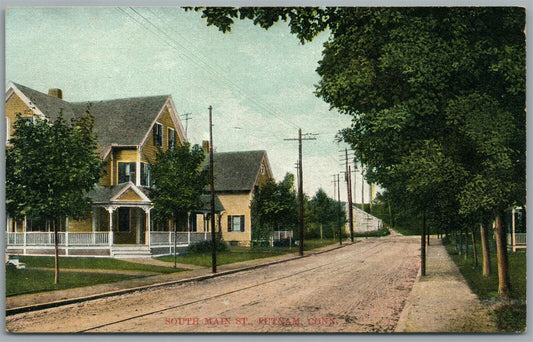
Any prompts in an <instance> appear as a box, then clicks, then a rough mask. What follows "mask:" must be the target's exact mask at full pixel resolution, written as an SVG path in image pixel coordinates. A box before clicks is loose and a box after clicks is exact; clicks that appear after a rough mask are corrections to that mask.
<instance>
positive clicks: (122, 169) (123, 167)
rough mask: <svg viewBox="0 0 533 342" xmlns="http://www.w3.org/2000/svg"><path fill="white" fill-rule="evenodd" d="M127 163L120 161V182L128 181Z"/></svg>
mask: <svg viewBox="0 0 533 342" xmlns="http://www.w3.org/2000/svg"><path fill="white" fill-rule="evenodd" d="M126 165H128V164H127V163H118V183H126V182H127V181H128V178H127V175H126V167H127V166H126Z"/></svg>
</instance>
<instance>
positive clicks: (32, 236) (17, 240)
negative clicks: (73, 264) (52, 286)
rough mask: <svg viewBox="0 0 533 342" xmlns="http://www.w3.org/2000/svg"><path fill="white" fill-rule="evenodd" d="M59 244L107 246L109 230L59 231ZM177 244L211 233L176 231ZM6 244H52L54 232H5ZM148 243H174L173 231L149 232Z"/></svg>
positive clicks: (193, 241)
mask: <svg viewBox="0 0 533 342" xmlns="http://www.w3.org/2000/svg"><path fill="white" fill-rule="evenodd" d="M58 235H59V245H60V246H73V247H74V246H107V245H109V232H88V233H70V232H68V233H66V232H60V233H58ZM176 237H177V240H176V244H178V245H189V244H194V243H198V242H201V241H211V234H205V233H203V232H202V233H198V232H190V233H188V232H178V233H177V234H176ZM6 245H7V246H54V245H55V234H54V233H53V232H26V233H14V232H6ZM150 245H152V246H169V245H174V232H150Z"/></svg>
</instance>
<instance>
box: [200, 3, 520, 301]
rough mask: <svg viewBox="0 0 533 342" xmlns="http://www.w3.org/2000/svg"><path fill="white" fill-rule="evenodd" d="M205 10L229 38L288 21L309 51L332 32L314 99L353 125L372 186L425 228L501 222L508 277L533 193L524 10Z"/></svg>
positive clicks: (350, 138) (353, 139) (351, 137)
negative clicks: (236, 24) (532, 187)
mask: <svg viewBox="0 0 533 342" xmlns="http://www.w3.org/2000/svg"><path fill="white" fill-rule="evenodd" d="M198 10H202V11H203V17H205V18H207V20H208V24H209V25H216V26H218V27H219V29H220V30H222V31H223V32H227V31H228V30H229V29H230V27H231V24H232V23H233V19H234V18H240V19H251V20H253V21H254V24H256V25H260V26H261V27H264V28H268V27H270V26H272V25H273V24H274V23H276V22H278V21H280V20H282V21H286V22H287V23H288V25H289V27H290V28H291V32H292V33H295V34H296V35H297V36H298V37H299V39H300V40H301V41H302V42H305V41H308V40H311V39H313V38H314V37H315V36H316V35H317V34H318V33H319V32H321V31H323V30H325V29H326V28H327V29H329V31H330V38H329V40H328V41H327V42H326V43H325V44H324V50H323V54H322V55H323V57H322V60H320V61H319V66H318V68H317V72H318V74H319V75H320V82H319V83H318V85H317V88H316V95H317V96H319V97H320V98H322V99H323V100H324V101H325V102H327V103H328V104H329V105H330V107H331V109H336V110H338V111H339V112H340V113H342V114H347V115H350V116H351V117H352V118H353V120H352V125H351V127H349V128H346V129H344V130H343V131H342V132H341V133H340V139H342V140H344V141H345V142H347V143H349V144H351V146H352V148H353V149H354V151H355V153H356V158H357V159H358V161H360V162H361V163H362V164H364V165H366V166H367V168H366V177H367V179H368V180H369V181H371V182H375V183H378V184H380V185H381V186H382V187H384V188H385V189H386V190H387V192H388V196H387V198H388V199H389V201H391V202H396V203H404V204H407V205H408V206H410V207H411V208H413V209H414V210H415V212H419V213H423V217H424V218H426V213H428V214H429V215H428V216H429V217H430V218H431V217H433V218H434V219H435V218H437V219H445V218H446V217H448V218H449V217H457V219H452V220H451V221H450V220H448V222H447V223H450V222H453V221H459V220H463V219H464V220H465V221H466V222H469V221H470V220H471V219H472V217H479V220H485V218H486V217H487V216H490V217H492V218H494V219H495V221H496V223H497V224H496V231H497V235H498V239H497V241H498V244H499V247H498V253H499V256H500V254H501V256H502V258H501V265H500V266H502V269H501V270H500V273H506V272H507V271H506V270H505V267H506V266H505V265H504V264H505V263H506V261H505V259H506V257H505V253H506V247H505V240H504V234H505V232H504V231H503V230H502V229H503V228H502V227H503V222H502V217H503V215H502V211H503V210H504V209H506V208H509V207H510V206H513V205H523V204H524V203H525V188H526V187H525V170H526V168H525V160H526V159H525V153H526V152H525V151H526V148H525V145H526V139H525V132H526V125H525V9H524V8H518V7H413V8H408V7H401V8H391V7H387V8H378V7H365V8H357V7H338V8H303V9H302V8H282V9H276V10H273V11H271V12H270V9H266V8H265V9H260V8H241V9H225V10H220V9H198ZM460 215H462V216H463V217H462V218H461V217H460ZM434 221H435V220H434ZM424 222H425V220H424ZM452 228H453V227H452ZM499 260H500V258H499ZM499 264H500V261H499ZM504 278H505V274H504ZM504 282H505V280H504ZM504 285H505V284H504ZM500 290H501V289H500ZM500 292H501V293H502V291H500Z"/></svg>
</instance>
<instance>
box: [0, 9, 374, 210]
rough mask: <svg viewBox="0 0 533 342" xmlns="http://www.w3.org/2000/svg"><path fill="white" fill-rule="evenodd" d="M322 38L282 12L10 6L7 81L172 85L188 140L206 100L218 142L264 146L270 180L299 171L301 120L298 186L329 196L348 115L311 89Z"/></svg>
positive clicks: (131, 87) (197, 136)
mask: <svg viewBox="0 0 533 342" xmlns="http://www.w3.org/2000/svg"><path fill="white" fill-rule="evenodd" d="M328 37H329V33H328V32H324V33H322V34H321V35H319V36H318V37H317V38H316V39H315V40H314V41H313V42H311V43H306V44H304V45H302V44H301V43H300V42H299V40H298V39H297V38H296V36H295V35H292V34H290V30H289V28H288V27H287V25H286V24H284V23H278V24H276V25H274V26H273V27H272V28H270V29H269V30H264V29H261V28H259V27H256V26H254V25H253V24H252V23H251V22H249V21H236V23H235V24H234V25H233V28H232V32H231V33H229V34H223V33H221V32H219V31H218V29H217V28H216V27H208V26H207V25H206V21H205V19H202V18H201V15H200V13H197V12H194V11H192V12H185V11H184V10H183V9H180V8H177V7H131V8H130V7H66V8H29V7H27V8H9V9H7V10H6V16H5V81H6V85H7V83H8V82H10V81H12V82H15V83H19V84H23V85H25V86H28V87H30V88H33V89H35V90H38V91H41V92H44V93H46V92H47V91H48V89H49V88H60V89H62V90H63V97H64V99H65V100H66V101H88V100H90V101H96V100H106V99H115V98H127V97H136V96H150V95H171V96H172V99H173V101H174V103H175V105H176V109H177V111H178V113H179V114H180V115H181V117H180V118H181V120H182V123H183V125H184V127H186V128H187V135H188V138H189V141H190V142H191V143H193V144H196V143H201V142H202V140H208V138H209V123H208V117H209V111H208V107H209V106H212V107H213V125H214V127H213V145H214V147H215V150H216V151H217V152H227V151H243V150H266V151H267V154H268V158H269V161H270V165H271V167H272V170H273V173H274V177H275V178H276V180H277V181H280V180H282V179H283V177H284V175H285V174H286V173H287V172H290V173H293V174H296V168H295V166H296V162H297V160H298V142H297V141H296V140H286V139H295V138H297V137H298V129H299V128H301V129H302V132H303V133H304V134H305V133H312V134H315V135H313V136H312V137H314V138H316V140H305V141H304V142H303V172H304V192H305V193H306V194H307V195H309V196H313V195H314V194H315V193H316V191H317V190H318V189H319V188H323V189H324V190H325V191H326V192H327V193H328V194H329V195H330V196H331V197H334V184H333V177H334V176H333V175H334V174H337V173H339V172H340V171H344V169H345V167H344V164H343V161H342V160H343V159H344V148H346V147H347V145H346V144H343V143H337V142H336V140H335V135H336V134H337V132H338V131H339V130H340V129H343V128H346V127H349V126H350V117H348V116H346V115H341V114H339V113H338V112H336V111H330V109H329V105H328V104H326V103H325V102H323V101H322V100H321V99H319V98H317V97H316V96H315V95H314V91H315V85H316V84H317V83H318V81H319V76H318V74H317V73H316V71H315V70H316V68H317V66H318V61H319V60H320V59H321V56H322V54H321V52H322V48H323V44H324V42H325V41H326V40H327V39H328ZM186 114H188V115H186ZM187 117H188V118H189V120H187V121H186V120H185V119H186V118H187ZM356 177H357V179H356V181H355V187H356V189H355V191H354V193H355V202H356V203H359V202H360V201H361V178H360V177H361V175H360V173H356ZM368 193H369V191H368V188H366V189H365V202H366V203H368V200H369V199H368ZM335 198H336V195H335ZM341 200H346V185H345V182H344V178H343V176H341Z"/></svg>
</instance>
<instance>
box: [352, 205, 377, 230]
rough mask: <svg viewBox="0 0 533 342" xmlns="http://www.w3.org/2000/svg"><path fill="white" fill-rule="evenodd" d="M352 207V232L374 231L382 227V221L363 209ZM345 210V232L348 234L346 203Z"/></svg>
mask: <svg viewBox="0 0 533 342" xmlns="http://www.w3.org/2000/svg"><path fill="white" fill-rule="evenodd" d="M352 208H353V221H354V224H353V229H354V233H369V232H376V231H379V230H381V229H383V221H382V220H381V219H379V218H377V217H375V216H373V215H371V214H369V213H367V212H366V211H364V210H361V209H359V208H357V207H356V206H355V204H353V205H352ZM345 212H346V226H345V227H346V232H347V233H348V234H350V223H349V220H350V219H349V213H348V204H347V203H345Z"/></svg>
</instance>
